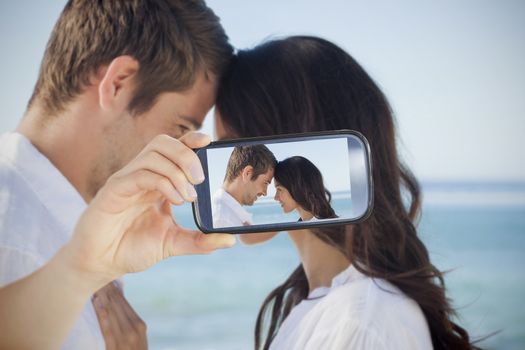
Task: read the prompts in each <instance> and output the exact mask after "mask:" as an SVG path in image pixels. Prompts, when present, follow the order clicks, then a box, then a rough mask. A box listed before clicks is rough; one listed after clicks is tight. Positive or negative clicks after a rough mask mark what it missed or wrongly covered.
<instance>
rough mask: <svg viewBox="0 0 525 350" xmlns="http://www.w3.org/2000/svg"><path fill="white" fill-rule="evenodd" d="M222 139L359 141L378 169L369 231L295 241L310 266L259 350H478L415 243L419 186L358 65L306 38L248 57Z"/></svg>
mask: <svg viewBox="0 0 525 350" xmlns="http://www.w3.org/2000/svg"><path fill="white" fill-rule="evenodd" d="M216 127H217V130H216V132H217V135H218V136H219V137H220V138H234V137H248V136H264V135H275V134H285V133H297V132H307V131H325V130H339V129H354V130H357V131H360V132H361V133H362V134H364V135H365V137H367V139H368V140H369V143H370V147H371V153H372V157H373V160H374V166H373V174H372V175H373V179H374V210H373V212H372V214H371V216H370V217H369V218H368V219H367V220H365V221H363V222H361V223H359V224H355V225H348V226H346V227H339V229H317V230H301V231H290V232H289V233H288V234H289V236H290V238H291V239H292V241H293V242H294V244H295V246H296V248H297V250H298V253H299V255H300V258H301V264H300V265H299V266H298V267H297V269H296V270H295V271H294V272H293V273H292V274H291V275H290V276H289V277H288V279H287V280H286V281H284V282H283V283H282V284H281V285H280V286H278V287H277V288H275V289H274V290H273V291H272V292H271V293H270V295H268V297H267V298H266V300H265V301H264V303H263V305H262V307H261V310H260V313H259V316H258V320H257V324H256V329H255V347H256V348H257V349H259V348H263V349H268V348H272V349H285V348H286V349H320V348H323V349H341V348H355V349H362V348H374V349H375V348H378V349H382V348H388V349H428V348H432V347H433V348H435V349H469V348H472V345H471V344H470V340H469V336H468V333H467V332H466V331H465V330H464V329H463V328H461V327H460V326H459V325H457V324H456V323H455V322H454V321H453V317H454V311H453V309H452V307H451V305H450V303H449V301H448V299H447V297H446V295H445V285H444V279H443V275H442V273H441V272H440V271H439V270H438V269H437V268H436V267H435V266H434V265H433V264H432V263H431V262H430V259H429V254H428V251H427V249H426V247H425V246H424V244H423V242H422V241H421V240H420V239H419V237H418V235H417V231H416V228H415V224H416V222H417V219H418V217H419V213H420V207H421V201H420V191H419V185H418V183H417V181H416V179H415V178H414V176H413V175H412V173H411V172H410V171H409V169H408V168H407V167H406V166H404V165H403V164H402V163H401V162H400V160H399V158H398V154H397V150H396V137H395V129H394V118H393V115H392V112H391V109H390V106H389V104H388V102H387V100H386V98H385V96H384V95H383V93H382V92H381V90H380V89H379V88H378V86H377V85H376V84H375V83H374V81H373V80H372V79H371V78H370V77H369V75H368V74H367V73H366V72H365V71H364V70H363V69H362V68H361V66H360V65H359V64H358V63H357V62H356V61H355V60H354V59H353V58H352V57H351V56H350V55H348V54H347V53H346V52H344V51H343V50H342V49H340V48H339V47H337V46H336V45H334V44H332V43H330V42H328V41H325V40H323V39H319V38H315V37H301V36H298V37H290V38H287V39H283V40H274V41H270V42H267V43H264V44H262V45H260V46H258V47H256V48H254V49H251V50H245V51H239V52H238V54H237V55H236V57H235V58H234V60H233V61H232V63H231V66H230V67H229V69H228V71H227V72H226V74H225V75H224V77H223V78H222V80H221V86H220V89H219V93H218V99H217V104H216ZM327 154H328V150H327ZM327 156H329V155H327ZM255 235H257V234H252V235H250V236H252V237H258V238H257V239H255V240H263V239H269V238H271V236H272V235H273V234H259V235H258V236H255ZM250 236H248V235H246V237H245V236H244V235H243V237H244V239H245V240H248V239H249V238H248V237H250ZM267 321H268V322H267Z"/></svg>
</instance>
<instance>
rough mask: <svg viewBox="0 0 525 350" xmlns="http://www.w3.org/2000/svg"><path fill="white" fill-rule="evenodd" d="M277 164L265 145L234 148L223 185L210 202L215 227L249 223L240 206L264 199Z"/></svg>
mask: <svg viewBox="0 0 525 350" xmlns="http://www.w3.org/2000/svg"><path fill="white" fill-rule="evenodd" d="M276 164H277V160H276V159H275V156H274V155H273V153H272V152H271V151H270V150H269V149H268V148H267V147H266V146H264V145H253V146H238V147H235V148H234V150H233V152H232V154H231V155H230V159H229V160H228V165H227V167H226V175H225V177H224V183H223V186H222V188H219V189H218V190H217V191H216V192H215V194H214V196H213V199H212V216H213V227H214V228H220V227H233V226H247V225H251V224H252V214H250V213H249V212H248V211H246V209H244V207H243V206H244V205H253V203H255V201H256V200H257V198H258V197H260V196H266V191H267V189H268V185H269V184H270V182H272V178H273V170H274V168H275V165H276Z"/></svg>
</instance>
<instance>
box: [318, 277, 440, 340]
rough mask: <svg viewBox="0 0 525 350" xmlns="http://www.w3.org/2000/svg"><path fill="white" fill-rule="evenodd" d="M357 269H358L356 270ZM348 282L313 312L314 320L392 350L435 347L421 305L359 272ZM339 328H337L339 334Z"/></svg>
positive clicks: (336, 289)
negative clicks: (336, 326)
mask: <svg viewBox="0 0 525 350" xmlns="http://www.w3.org/2000/svg"><path fill="white" fill-rule="evenodd" d="M354 270H355V268H354ZM351 274H352V277H351V278H350V280H349V281H347V282H346V283H343V284H341V285H339V286H336V287H335V288H332V290H331V291H330V293H328V294H327V295H326V297H325V298H323V300H321V301H320V302H319V303H318V304H317V305H316V307H315V308H314V309H313V310H312V312H311V313H309V315H308V316H309V317H312V320H313V319H315V320H316V321H317V322H319V327H320V329H322V328H323V324H326V327H324V328H329V327H330V326H329V325H330V324H331V325H340V326H341V327H342V329H341V332H343V333H342V334H347V336H348V337H349V338H352V339H354V340H355V339H361V340H363V341H365V342H370V341H373V342H376V343H377V344H385V345H389V346H388V348H393V349H395V348H403V347H405V346H406V347H405V348H407V349H410V348H414V346H409V345H410V344H417V345H418V346H417V348H421V349H427V348H432V345H431V339H430V332H429V330H428V326H427V323H426V320H425V317H424V315H423V312H422V311H421V309H420V307H419V305H418V304H417V303H416V302H415V301H414V300H412V299H411V298H409V297H407V296H406V295H405V294H404V293H403V292H402V291H400V290H399V289H398V288H397V287H395V286H394V285H392V284H391V283H389V282H388V281H385V280H382V279H374V278H371V277H368V276H365V275H363V274H361V273H360V272H358V271H357V270H355V271H351ZM336 329H337V328H335V327H334V328H333V332H336Z"/></svg>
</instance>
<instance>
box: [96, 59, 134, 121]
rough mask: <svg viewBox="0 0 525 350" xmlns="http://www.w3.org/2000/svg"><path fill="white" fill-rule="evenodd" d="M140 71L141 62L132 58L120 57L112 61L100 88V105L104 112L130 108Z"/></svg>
mask: <svg viewBox="0 0 525 350" xmlns="http://www.w3.org/2000/svg"><path fill="white" fill-rule="evenodd" d="M138 70H139V62H138V61H137V60H136V59H134V58H133V57H131V56H119V57H116V58H115V59H113V60H112V61H111V63H110V64H109V65H108V67H107V69H106V70H105V72H103V73H102V74H103V76H102V78H101V80H100V82H99V86H98V94H99V104H100V107H101V108H102V109H103V110H106V111H107V110H111V109H125V108H127V107H128V105H129V102H130V101H131V98H132V97H133V92H134V89H135V81H134V78H135V76H136V74H137V72H138Z"/></svg>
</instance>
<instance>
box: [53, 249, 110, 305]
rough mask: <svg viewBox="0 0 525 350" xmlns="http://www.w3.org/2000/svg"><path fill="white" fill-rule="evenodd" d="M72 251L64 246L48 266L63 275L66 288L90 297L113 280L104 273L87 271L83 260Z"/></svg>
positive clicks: (81, 295)
mask: <svg viewBox="0 0 525 350" xmlns="http://www.w3.org/2000/svg"><path fill="white" fill-rule="evenodd" d="M78 260H79V259H78V258H77V257H76V256H75V254H74V253H73V252H71V249H70V246H69V245H66V246H64V247H62V248H61V249H60V250H59V251H58V253H57V254H56V255H55V256H54V257H53V258H52V259H51V260H50V262H49V264H48V265H49V266H48V268H49V269H50V271H52V273H56V274H58V276H61V277H60V279H61V283H63V284H64V287H65V288H70V289H71V290H74V291H75V292H76V293H77V294H78V295H79V297H82V298H85V299H88V298H89V297H91V295H92V294H93V293H95V292H96V291H97V290H99V289H100V288H101V287H102V286H104V285H105V284H107V283H108V282H110V281H111V280H112V278H111V277H109V276H108V275H104V274H97V273H94V272H91V271H87V270H86V269H85V268H84V266H83V262H81V261H78Z"/></svg>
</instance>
